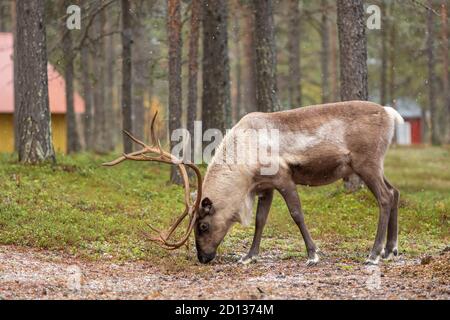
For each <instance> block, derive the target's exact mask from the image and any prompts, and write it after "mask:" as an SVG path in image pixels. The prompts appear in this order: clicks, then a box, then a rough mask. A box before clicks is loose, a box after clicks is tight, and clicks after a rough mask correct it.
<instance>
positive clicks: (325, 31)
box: [320, 0, 330, 103]
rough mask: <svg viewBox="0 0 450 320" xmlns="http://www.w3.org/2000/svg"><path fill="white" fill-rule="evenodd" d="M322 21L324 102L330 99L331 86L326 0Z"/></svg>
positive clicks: (324, 1)
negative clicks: (329, 79)
mask: <svg viewBox="0 0 450 320" xmlns="http://www.w3.org/2000/svg"><path fill="white" fill-rule="evenodd" d="M321 11H322V21H321V24H320V37H321V40H322V50H321V51H320V65H321V69H322V74H321V76H322V103H327V102H329V101H330V87H329V85H328V83H329V82H328V78H329V73H328V64H329V60H330V38H329V36H330V30H329V29H330V24H329V19H328V15H329V10H328V3H327V1H326V0H322V1H321Z"/></svg>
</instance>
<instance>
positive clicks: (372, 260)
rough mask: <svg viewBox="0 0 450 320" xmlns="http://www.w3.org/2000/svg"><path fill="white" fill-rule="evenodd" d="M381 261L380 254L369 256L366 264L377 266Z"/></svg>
mask: <svg viewBox="0 0 450 320" xmlns="http://www.w3.org/2000/svg"><path fill="white" fill-rule="evenodd" d="M379 261H380V256H377V257H376V258H373V257H369V258H367V260H366V262H364V264H365V265H368V266H376V265H378V262H379Z"/></svg>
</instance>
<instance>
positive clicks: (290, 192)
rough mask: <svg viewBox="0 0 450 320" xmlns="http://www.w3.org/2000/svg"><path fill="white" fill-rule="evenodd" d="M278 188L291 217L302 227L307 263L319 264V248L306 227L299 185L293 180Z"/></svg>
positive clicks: (308, 264) (310, 264) (311, 264)
mask: <svg viewBox="0 0 450 320" xmlns="http://www.w3.org/2000/svg"><path fill="white" fill-rule="evenodd" d="M277 190H278V191H279V192H280V193H281V195H282V196H283V198H284V201H285V202H286V205H287V206H288V208H289V212H290V213H291V217H292V219H294V221H295V223H296V224H297V226H298V228H299V229H300V232H301V234H302V236H303V240H304V241H305V245H306V251H307V254H308V261H306V265H307V266H313V265H315V264H317V263H318V262H319V255H318V254H317V253H318V252H319V250H318V249H317V247H316V245H315V243H314V241H313V240H312V238H311V235H310V234H309V231H308V228H307V227H306V223H305V218H304V215H303V211H302V207H301V204H300V198H299V196H298V193H297V186H296V185H295V184H294V183H293V182H292V183H286V184H285V185H283V186H282V187H281V188H279V189H277Z"/></svg>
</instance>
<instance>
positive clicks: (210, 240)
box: [194, 197, 237, 263]
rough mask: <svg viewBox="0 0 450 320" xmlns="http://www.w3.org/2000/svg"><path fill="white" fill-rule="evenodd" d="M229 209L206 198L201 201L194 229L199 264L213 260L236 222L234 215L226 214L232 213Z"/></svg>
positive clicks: (229, 207)
mask: <svg viewBox="0 0 450 320" xmlns="http://www.w3.org/2000/svg"><path fill="white" fill-rule="evenodd" d="M231 207H232V206H228V205H226V204H225V205H222V204H221V203H220V202H213V201H212V200H211V199H210V198H208V197H205V198H203V200H202V201H201V204H200V208H199V210H198V217H197V222H196V224H195V227H194V233H195V246H196V248H197V257H198V260H199V261H200V262H201V263H208V262H210V261H211V260H213V259H214V257H215V256H216V251H217V247H218V246H219V245H220V243H221V242H222V240H223V238H224V237H225V235H226V234H227V232H228V230H229V229H230V227H231V226H232V225H233V223H234V222H236V221H237V220H236V218H235V215H234V214H227V212H232V210H231ZM230 210H231V211H230Z"/></svg>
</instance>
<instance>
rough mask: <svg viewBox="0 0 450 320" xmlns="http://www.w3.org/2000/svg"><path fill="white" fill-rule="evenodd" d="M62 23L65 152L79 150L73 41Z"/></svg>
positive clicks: (67, 3)
mask: <svg viewBox="0 0 450 320" xmlns="http://www.w3.org/2000/svg"><path fill="white" fill-rule="evenodd" d="M62 4H63V6H62V8H63V9H64V8H66V7H67V6H69V5H70V4H69V2H68V1H67V0H65V1H64V2H62ZM63 24H64V25H63V26H62V28H61V32H62V48H63V56H64V78H65V84H66V86H65V89H66V124H67V131H66V135H67V146H66V151H67V154H70V153H74V152H79V151H80V150H81V144H80V137H79V135H78V131H77V120H76V118H75V109H74V101H73V95H74V93H73V78H74V70H73V60H74V52H73V41H72V32H71V31H70V30H67V29H66V28H65V21H64V23H63Z"/></svg>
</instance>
